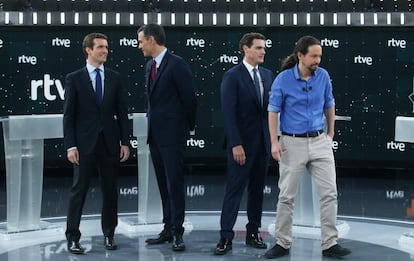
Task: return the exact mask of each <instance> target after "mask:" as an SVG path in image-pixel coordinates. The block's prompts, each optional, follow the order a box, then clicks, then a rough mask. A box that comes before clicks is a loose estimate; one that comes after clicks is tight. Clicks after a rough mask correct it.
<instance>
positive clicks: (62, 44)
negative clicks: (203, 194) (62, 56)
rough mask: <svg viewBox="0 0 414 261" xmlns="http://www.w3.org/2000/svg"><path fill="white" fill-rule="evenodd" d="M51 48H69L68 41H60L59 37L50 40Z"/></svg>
mask: <svg viewBox="0 0 414 261" xmlns="http://www.w3.org/2000/svg"><path fill="white" fill-rule="evenodd" d="M52 46H57V47H65V48H69V47H70V39H60V38H59V37H56V38H55V39H52Z"/></svg>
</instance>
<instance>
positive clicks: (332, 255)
mask: <svg viewBox="0 0 414 261" xmlns="http://www.w3.org/2000/svg"><path fill="white" fill-rule="evenodd" d="M349 254H351V253H345V254H322V256H324V257H333V258H341V257H344V256H347V255H349Z"/></svg>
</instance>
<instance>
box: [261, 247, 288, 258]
mask: <svg viewBox="0 0 414 261" xmlns="http://www.w3.org/2000/svg"><path fill="white" fill-rule="evenodd" d="M286 255H289V249H286V248H283V247H281V246H279V245H278V244H276V245H274V247H272V248H271V249H269V250H268V251H267V252H266V253H265V257H266V258H267V259H271V258H278V257H282V256H286Z"/></svg>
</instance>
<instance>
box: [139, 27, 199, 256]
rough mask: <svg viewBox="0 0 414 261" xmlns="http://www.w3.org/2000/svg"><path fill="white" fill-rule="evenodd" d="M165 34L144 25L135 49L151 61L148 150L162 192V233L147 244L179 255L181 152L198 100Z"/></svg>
mask: <svg viewBox="0 0 414 261" xmlns="http://www.w3.org/2000/svg"><path fill="white" fill-rule="evenodd" d="M165 40H166V36H165V32H164V29H163V28H162V27H161V26H159V25H157V24H148V25H144V26H141V27H140V28H139V29H138V42H139V49H140V50H141V51H142V52H143V54H144V56H145V57H152V59H151V60H150V61H148V63H147V64H146V67H145V71H146V74H145V77H146V78H145V79H146V82H147V96H148V111H147V117H148V141H147V142H148V144H149V148H150V152H151V158H152V161H153V163H154V169H155V174H156V177H157V182H158V188H159V190H160V195H161V202H162V211H163V223H164V229H163V231H162V232H161V233H160V234H159V235H158V237H156V238H149V239H147V240H146V243H147V244H163V243H166V242H169V243H171V242H172V243H173V245H172V250H174V251H183V250H185V244H184V241H183V233H184V227H183V223H184V211H185V193H184V170H185V169H184V149H185V143H186V140H187V138H188V136H189V133H190V131H191V130H194V128H195V120H196V111H197V99H196V94H195V90H194V86H193V79H192V73H191V69H190V67H189V66H188V64H187V63H186V62H185V61H184V59H182V58H181V57H179V56H177V55H174V54H172V53H171V52H170V51H169V50H167V48H166V47H165Z"/></svg>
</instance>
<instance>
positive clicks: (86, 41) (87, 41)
mask: <svg viewBox="0 0 414 261" xmlns="http://www.w3.org/2000/svg"><path fill="white" fill-rule="evenodd" d="M94 39H105V40H108V37H107V36H106V35H104V34H102V33H90V34H88V35H87V36H85V38H83V43H82V50H83V53H84V54H85V57H86V58H88V53H87V52H86V47H88V48H91V49H93V45H94V44H95V43H94V41H93V40H94Z"/></svg>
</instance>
